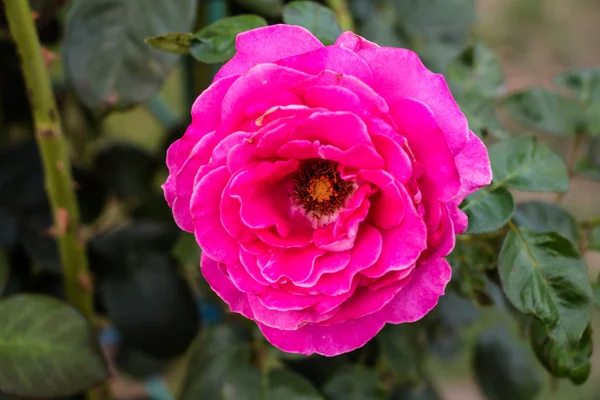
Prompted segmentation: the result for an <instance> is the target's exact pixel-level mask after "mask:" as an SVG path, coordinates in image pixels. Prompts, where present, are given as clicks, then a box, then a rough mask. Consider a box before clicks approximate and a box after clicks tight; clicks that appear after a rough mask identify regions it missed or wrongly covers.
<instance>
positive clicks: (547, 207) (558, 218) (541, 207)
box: [514, 201, 580, 245]
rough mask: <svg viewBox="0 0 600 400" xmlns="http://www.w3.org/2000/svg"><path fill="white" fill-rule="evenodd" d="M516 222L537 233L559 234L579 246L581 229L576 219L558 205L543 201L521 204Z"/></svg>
mask: <svg viewBox="0 0 600 400" xmlns="http://www.w3.org/2000/svg"><path fill="white" fill-rule="evenodd" d="M514 222H515V224H517V225H519V226H524V227H526V228H529V229H531V230H532V231H534V232H537V233H544V232H556V233H559V234H561V235H562V236H564V237H565V238H567V239H569V240H570V241H571V242H573V243H574V244H575V245H579V239H580V237H579V229H578V227H577V222H576V221H575V218H573V216H572V215H571V214H569V213H568V212H567V211H565V210H564V209H563V208H561V207H559V206H557V205H554V204H550V203H545V202H543V201H530V202H526V203H522V204H519V205H518V206H517V210H516V212H515V215H514Z"/></svg>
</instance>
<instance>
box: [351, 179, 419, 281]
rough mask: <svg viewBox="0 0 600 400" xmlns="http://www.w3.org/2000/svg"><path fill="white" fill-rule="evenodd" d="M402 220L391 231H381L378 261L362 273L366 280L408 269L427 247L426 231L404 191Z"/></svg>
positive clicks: (402, 191)
mask: <svg viewBox="0 0 600 400" xmlns="http://www.w3.org/2000/svg"><path fill="white" fill-rule="evenodd" d="M401 193H402V196H403V197H404V201H403V203H404V218H403V220H402V224H401V225H399V226H396V227H394V228H392V229H387V230H381V235H382V237H383V247H382V252H381V256H380V257H379V260H377V262H376V263H375V264H374V265H373V266H372V267H369V268H367V269H366V270H364V271H362V272H361V274H362V275H364V276H366V277H368V278H379V277H381V276H383V275H384V274H385V273H387V272H389V271H398V270H401V269H406V268H410V267H411V266H413V265H414V264H415V262H416V261H417V259H418V258H419V256H420V254H421V252H422V251H423V250H425V249H426V247H427V229H426V227H425V223H424V222H423V219H422V218H421V216H420V215H419V214H418V213H417V211H416V210H415V208H414V206H413V205H412V202H411V201H410V200H409V198H408V194H407V193H406V191H405V190H401Z"/></svg>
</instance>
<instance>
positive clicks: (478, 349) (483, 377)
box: [473, 329, 542, 400]
mask: <svg viewBox="0 0 600 400" xmlns="http://www.w3.org/2000/svg"><path fill="white" fill-rule="evenodd" d="M537 368H538V367H537V365H536V364H535V360H534V359H533V357H531V356H530V354H528V353H527V352H526V349H524V348H523V346H522V345H521V344H518V343H517V342H516V341H515V340H514V339H513V338H512V337H511V336H510V335H509V334H508V332H507V331H506V330H505V329H493V330H488V331H486V332H484V333H482V334H481V336H479V338H478V339H477V343H476V345H475V352H474V356H473V371H474V372H475V378H476V381H477V384H478V385H479V387H480V388H481V391H482V392H483V393H484V394H485V396H486V398H487V399H489V400H506V399H511V400H531V399H534V398H535V397H536V396H537V394H538V393H539V392H540V390H541V388H542V379H541V376H540V373H539V370H538V369H537Z"/></svg>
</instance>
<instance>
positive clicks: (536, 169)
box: [489, 136, 569, 192]
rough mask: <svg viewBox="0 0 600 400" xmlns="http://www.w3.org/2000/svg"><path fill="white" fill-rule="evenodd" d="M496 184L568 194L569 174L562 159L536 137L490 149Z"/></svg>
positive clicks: (498, 185) (519, 188)
mask: <svg viewBox="0 0 600 400" xmlns="http://www.w3.org/2000/svg"><path fill="white" fill-rule="evenodd" d="M489 156H490V162H491V164H492V174H493V177H494V182H493V183H492V187H493V188H496V187H501V186H508V187H511V188H513V189H518V190H524V191H528V192H566V191H567V190H568V188H569V175H568V173H567V168H566V167H565V164H564V163H563V161H562V159H561V158H560V157H559V156H557V155H556V154H554V153H553V152H552V150H550V149H549V148H548V147H547V146H546V145H544V144H543V143H541V142H540V141H539V140H538V139H537V138H535V137H534V136H520V137H515V138H512V139H508V140H503V141H501V142H498V143H496V144H494V145H493V146H491V147H490V148H489Z"/></svg>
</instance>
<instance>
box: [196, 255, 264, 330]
mask: <svg viewBox="0 0 600 400" xmlns="http://www.w3.org/2000/svg"><path fill="white" fill-rule="evenodd" d="M222 268H224V265H222V264H219V263H218V262H216V261H215V260H213V259H211V258H210V257H208V256H207V255H206V253H202V256H201V257H200V270H201V271H202V276H204V279H206V281H207V282H208V284H209V285H210V287H211V289H212V290H213V291H214V292H215V293H216V294H218V295H219V297H220V298H221V299H223V301H224V302H225V303H227V305H228V306H229V308H230V309H231V311H233V312H236V313H239V314H242V315H243V316H244V317H246V318H249V319H254V315H252V310H251V309H250V304H249V303H248V296H247V295H246V294H245V293H242V292H240V291H239V290H237V289H236V288H235V286H233V283H231V280H230V279H229V277H228V276H227V275H225V273H224V272H223V270H222Z"/></svg>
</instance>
